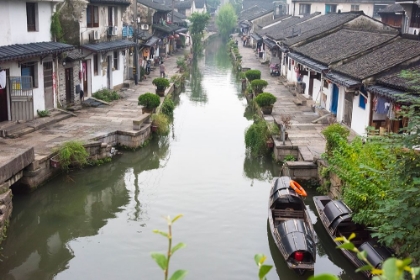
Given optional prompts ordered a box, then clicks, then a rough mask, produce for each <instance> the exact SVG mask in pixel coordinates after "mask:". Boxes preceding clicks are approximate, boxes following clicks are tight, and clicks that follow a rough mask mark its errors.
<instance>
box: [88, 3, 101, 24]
mask: <svg viewBox="0 0 420 280" xmlns="http://www.w3.org/2000/svg"><path fill="white" fill-rule="evenodd" d="M86 24H87V27H99V11H98V7H97V6H92V5H88V6H87V9H86Z"/></svg>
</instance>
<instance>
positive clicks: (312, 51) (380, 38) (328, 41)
mask: <svg viewBox="0 0 420 280" xmlns="http://www.w3.org/2000/svg"><path fill="white" fill-rule="evenodd" d="M397 36H398V34H397V31H395V34H387V33H377V32H376V33H375V32H366V31H360V30H352V29H341V30H339V31H337V32H334V33H332V34H330V35H327V36H325V37H323V38H321V39H318V40H316V41H313V42H310V43H308V44H305V45H303V46H301V47H297V48H293V52H297V53H300V54H302V55H304V56H306V57H310V58H311V59H313V60H316V61H318V62H320V63H324V64H327V65H328V64H330V63H333V62H336V61H340V60H343V59H345V58H348V57H350V56H352V55H355V54H358V53H361V52H365V51H367V50H369V49H372V48H374V47H375V46H379V45H381V44H383V43H385V42H387V41H389V40H391V39H393V38H396V37H397Z"/></svg>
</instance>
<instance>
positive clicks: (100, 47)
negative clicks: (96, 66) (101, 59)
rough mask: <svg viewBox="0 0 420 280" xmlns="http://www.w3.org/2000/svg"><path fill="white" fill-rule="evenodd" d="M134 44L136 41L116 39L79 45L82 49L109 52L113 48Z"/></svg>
mask: <svg viewBox="0 0 420 280" xmlns="http://www.w3.org/2000/svg"><path fill="white" fill-rule="evenodd" d="M135 45H136V43H134V42H132V41H128V40H116V41H108V42H101V43H96V44H86V45H82V46H80V47H81V48H83V49H87V50H90V51H93V52H109V51H113V50H122V49H126V48H129V47H131V46H135Z"/></svg>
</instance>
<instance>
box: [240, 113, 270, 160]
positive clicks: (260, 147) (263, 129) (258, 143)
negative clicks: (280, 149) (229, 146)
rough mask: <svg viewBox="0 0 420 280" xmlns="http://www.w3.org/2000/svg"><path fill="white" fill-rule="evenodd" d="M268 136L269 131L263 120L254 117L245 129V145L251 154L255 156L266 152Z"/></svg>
mask: <svg viewBox="0 0 420 280" xmlns="http://www.w3.org/2000/svg"><path fill="white" fill-rule="evenodd" d="M269 137H270V132H269V130H268V127H267V124H266V122H265V120H264V119H262V118H256V119H255V120H254V123H253V124H252V125H251V126H250V127H248V129H247V130H246V131H245V146H246V148H247V149H248V151H249V152H250V154H251V156H253V157H257V156H261V155H265V154H267V152H268V148H267V144H266V142H267V139H268V138H269Z"/></svg>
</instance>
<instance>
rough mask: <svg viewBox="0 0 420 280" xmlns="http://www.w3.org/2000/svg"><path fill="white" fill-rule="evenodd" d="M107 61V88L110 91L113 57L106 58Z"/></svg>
mask: <svg viewBox="0 0 420 280" xmlns="http://www.w3.org/2000/svg"><path fill="white" fill-rule="evenodd" d="M106 61H107V65H108V69H107V71H106V86H107V88H108V89H111V73H112V64H111V62H112V59H111V56H109V55H108V56H107V57H106Z"/></svg>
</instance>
